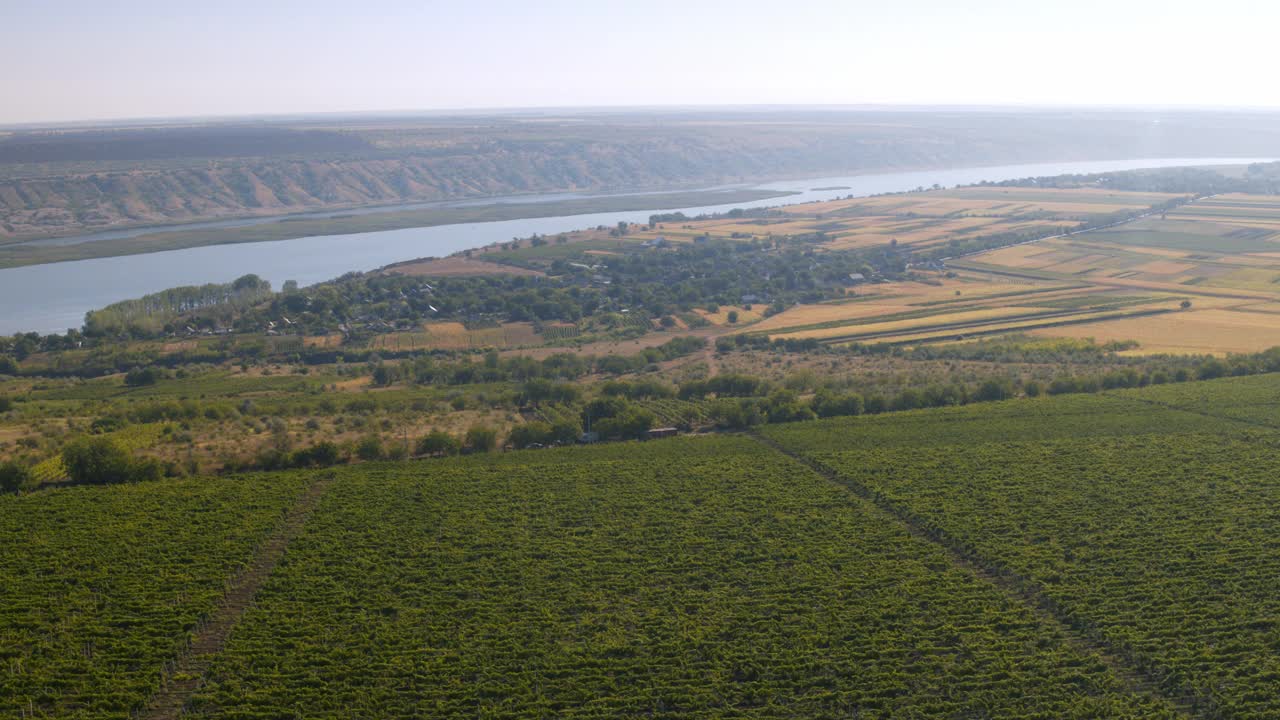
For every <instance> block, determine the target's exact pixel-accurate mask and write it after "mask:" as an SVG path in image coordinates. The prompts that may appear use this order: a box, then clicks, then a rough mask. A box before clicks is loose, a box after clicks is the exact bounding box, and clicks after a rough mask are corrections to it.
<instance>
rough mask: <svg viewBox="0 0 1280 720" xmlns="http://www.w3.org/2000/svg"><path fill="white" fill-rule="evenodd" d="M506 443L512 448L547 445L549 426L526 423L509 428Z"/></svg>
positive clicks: (548, 441)
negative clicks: (509, 432)
mask: <svg viewBox="0 0 1280 720" xmlns="http://www.w3.org/2000/svg"><path fill="white" fill-rule="evenodd" d="M507 442H509V443H511V446H512V447H514V448H517V449H519V448H527V447H529V446H530V445H547V444H549V443H550V442H551V426H550V425H548V424H546V423H544V422H538V421H534V422H527V423H524V424H523V425H517V426H515V427H514V428H511V434H510V435H509V436H507Z"/></svg>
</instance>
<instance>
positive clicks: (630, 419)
mask: <svg viewBox="0 0 1280 720" xmlns="http://www.w3.org/2000/svg"><path fill="white" fill-rule="evenodd" d="M657 421H658V418H657V416H655V415H654V414H653V413H651V412H649V411H648V410H645V409H644V408H641V407H628V408H627V409H626V410H624V411H622V412H621V413H619V414H617V415H615V416H613V417H609V418H605V419H603V420H601V421H599V422H597V423H596V424H595V425H594V426H593V428H592V429H594V430H595V431H596V432H598V433H599V434H600V437H603V438H611V437H612V438H622V439H624V440H639V439H642V438H644V437H645V436H647V435H648V434H649V429H650V428H652V427H653V426H654V424H655V423H656V422H657Z"/></svg>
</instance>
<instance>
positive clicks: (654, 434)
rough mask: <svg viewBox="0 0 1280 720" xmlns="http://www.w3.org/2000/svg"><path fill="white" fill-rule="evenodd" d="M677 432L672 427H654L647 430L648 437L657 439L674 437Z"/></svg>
mask: <svg viewBox="0 0 1280 720" xmlns="http://www.w3.org/2000/svg"><path fill="white" fill-rule="evenodd" d="M679 432H680V431H679V430H677V429H675V428H673V427H663V428H654V429H652V430H650V431H649V439H650V440H657V439H658V438H666V437H675V436H676V434H677V433H679Z"/></svg>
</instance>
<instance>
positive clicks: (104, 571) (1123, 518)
mask: <svg viewBox="0 0 1280 720" xmlns="http://www.w3.org/2000/svg"><path fill="white" fill-rule="evenodd" d="M643 404H644V407H645V408H646V409H648V410H649V411H650V412H653V413H654V414H655V415H657V416H658V417H659V418H660V419H661V420H662V421H663V422H664V423H668V422H669V423H673V424H674V423H675V422H677V421H678V420H679V419H681V418H686V417H692V416H694V414H697V413H703V412H704V407H703V405H702V404H700V403H699V402H686V401H679V400H674V399H661V400H645V401H643ZM577 412H578V411H577V410H576V409H574V408H570V407H567V406H558V405H544V406H540V407H538V408H537V409H536V410H534V411H533V413H534V414H535V415H536V416H537V418H538V419H540V420H543V421H546V422H556V421H557V420H562V419H576V417H577V415H576V414H577ZM704 417H705V416H704ZM1278 418H1280V376H1276V375H1259V376H1255V377H1247V378H1226V379H1220V380H1214V381H1205V382H1196V383H1182V384H1178V385H1169V386H1156V387H1151V388H1145V389H1141V390H1122V391H1115V392H1109V393H1102V394H1095V395H1068V396H1056V397H1041V398H1034V399H1020V400H1010V401H1003V402H990V403H981V404H973V405H968V406H961V407H952V408H943V409H935V410H915V411H906V412H893V413H885V414H881V415H875V416H860V417H849V418H838V419H829V420H821V421H811V422H804V423H795V424H789V425H772V426H766V427H765V428H763V429H761V430H760V431H759V433H760V434H759V436H750V435H715V436H700V437H687V438H676V439H670V440H658V441H651V442H630V443H610V444H603V445H595V446H590V447H566V448H557V449H546V450H538V451H519V452H505V453H494V454H481V455H472V456H465V457H458V458H449V459H434V460H422V461H410V462H382V463H364V464H358V465H351V466H346V467H339V468H336V469H334V470H331V471H298V472H293V473H283V474H260V475H253V476H234V477H222V478H203V479H190V480H165V481H158V482H153V483H143V484H135V485H117V486H103V487H66V488H55V489H45V490H38V491H34V492H29V493H26V494H23V495H17V496H13V495H10V496H4V497H0V543H3V547H4V548H5V552H4V553H3V555H0V717H5V718H16V719H18V720H25V719H26V718H63V717H69V718H128V717H136V716H138V715H139V714H144V713H145V711H146V709H147V707H148V703H149V702H152V698H154V697H156V693H157V692H160V691H161V690H162V689H163V688H165V687H166V679H167V678H168V679H172V678H173V677H174V674H175V672H176V668H177V667H178V666H179V664H180V661H181V660H182V659H183V657H184V653H185V652H186V649H187V648H188V646H189V645H190V646H194V645H195V643H194V640H193V638H195V637H197V636H198V635H199V633H201V632H202V628H203V627H204V626H203V625H202V621H203V620H205V619H206V618H208V617H209V616H210V613H211V612H212V611H213V609H214V608H216V607H217V606H218V604H219V601H220V599H221V598H223V596H224V594H225V593H226V592H227V588H228V587H229V586H230V583H231V581H232V580H233V578H235V577H236V576H237V574H238V573H239V572H241V571H242V570H243V569H244V568H245V567H247V566H248V565H249V564H250V562H251V561H252V560H253V559H254V558H255V557H256V556H257V554H258V553H259V552H260V551H261V548H262V547H263V545H264V540H265V539H266V538H268V537H274V536H275V534H276V533H277V532H278V530H279V528H280V527H281V525H282V523H283V522H284V520H283V518H284V517H285V514H286V513H287V512H290V510H291V509H293V510H294V511H295V512H296V506H297V504H298V502H299V498H301V497H302V496H303V494H304V490H305V489H306V488H312V491H311V492H310V493H309V495H310V496H314V497H313V501H314V502H316V505H315V506H314V510H313V511H311V512H310V514H309V515H307V516H306V517H305V520H304V521H299V524H298V526H297V528H296V533H295V534H291V535H290V538H291V539H290V540H289V541H288V546H287V548H286V549H285V550H284V554H283V557H282V559H281V560H280V562H279V563H278V564H276V565H274V566H273V568H272V569H271V570H270V572H269V574H268V573H266V572H265V571H264V573H263V577H262V584H261V587H260V588H258V589H257V591H256V594H255V595H253V598H252V602H251V603H246V605H245V606H244V607H245V609H244V610H243V614H240V615H238V616H237V617H236V619H235V623H234V628H233V629H232V630H231V631H230V633H229V635H228V638H227V641H226V644H225V645H221V644H219V645H218V646H217V648H216V650H215V651H213V652H212V653H211V655H210V657H209V659H208V663H206V664H203V665H201V666H200V667H201V668H202V669H201V670H200V671H199V677H198V683H195V685H194V686H193V687H194V694H193V695H191V696H189V697H187V698H184V700H183V702H184V703H185V712H186V713H187V714H189V715H190V716H193V717H203V718H234V719H237V720H240V719H243V720H248V719H250V718H279V717H305V718H335V719H336V718H352V717H377V718H419V717H432V718H464V717H465V718H474V717H481V718H553V717H554V718H559V717H575V718H617V717H658V718H720V717H761V718H764V717H770V718H784V717H785V718H814V717H850V718H1027V719H1031V718H1035V719H1037V720H1047V719H1050V718H1073V719H1078V720H1085V719H1086V718H1175V717H1193V718H1205V719H1217V718H1241V719H1243V718H1248V719H1261V718H1274V717H1280V653H1278V652H1277V650H1278V649H1280V419H1278ZM158 427H159V425H158V424H157V425H155V426H144V425H139V426H131V427H130V428H129V429H127V430H125V431H122V432H131V433H135V434H136V435H137V436H138V437H139V438H143V436H144V435H146V433H149V432H159V430H158V429H157V428H158ZM139 442H141V440H139ZM317 472H326V473H328V472H332V473H333V476H332V480H331V481H327V482H325V483H322V484H320V485H315V484H314V483H315V480H316V478H317V477H318V476H317ZM320 487H323V491H322V492H319V491H316V490H315V488H320ZM308 507H310V506H308ZM268 544H269V543H268Z"/></svg>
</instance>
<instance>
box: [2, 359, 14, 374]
mask: <svg viewBox="0 0 1280 720" xmlns="http://www.w3.org/2000/svg"><path fill="white" fill-rule="evenodd" d="M17 374H18V363H16V362H14V360H13V358H11V357H9V356H8V355H0V375H17Z"/></svg>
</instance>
